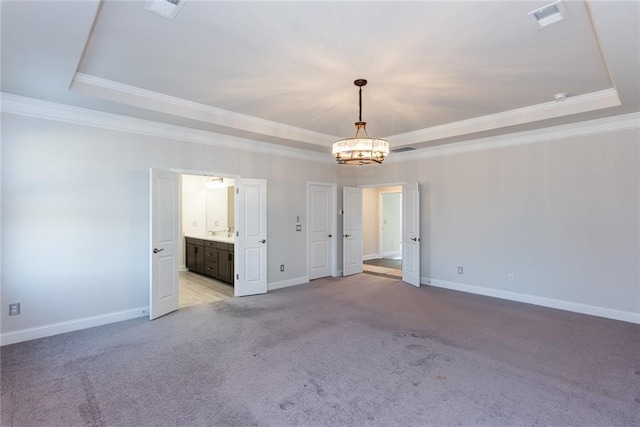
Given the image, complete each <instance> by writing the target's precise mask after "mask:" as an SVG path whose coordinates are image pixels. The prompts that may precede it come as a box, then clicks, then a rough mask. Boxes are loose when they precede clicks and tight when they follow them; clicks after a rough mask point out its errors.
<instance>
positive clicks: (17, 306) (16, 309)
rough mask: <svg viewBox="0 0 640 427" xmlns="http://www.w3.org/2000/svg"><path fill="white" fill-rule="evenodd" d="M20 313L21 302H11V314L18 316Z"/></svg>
mask: <svg viewBox="0 0 640 427" xmlns="http://www.w3.org/2000/svg"><path fill="white" fill-rule="evenodd" d="M18 314H20V303H19V302H16V303H14V304H9V316H17V315H18Z"/></svg>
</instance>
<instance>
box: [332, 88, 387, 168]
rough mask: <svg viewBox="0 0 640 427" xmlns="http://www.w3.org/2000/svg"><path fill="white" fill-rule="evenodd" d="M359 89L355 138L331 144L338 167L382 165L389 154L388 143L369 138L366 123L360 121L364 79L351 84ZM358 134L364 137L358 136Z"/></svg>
mask: <svg viewBox="0 0 640 427" xmlns="http://www.w3.org/2000/svg"><path fill="white" fill-rule="evenodd" d="M353 84H354V85H356V86H358V87H359V88H360V89H359V105H360V115H359V116H358V121H357V122H356V123H355V125H356V136H355V137H353V138H347V139H341V140H339V141H336V142H334V143H333V147H332V149H331V153H332V154H333V157H335V159H336V160H337V161H338V164H340V165H367V164H370V163H382V161H383V160H384V158H385V157H386V156H387V155H388V154H389V143H388V142H387V141H385V140H384V139H376V138H369V134H367V122H363V121H362V86H364V85H366V84H367V81H366V80H365V79H358V80H356V81H354V82H353ZM360 132H362V133H363V134H364V137H362V136H360Z"/></svg>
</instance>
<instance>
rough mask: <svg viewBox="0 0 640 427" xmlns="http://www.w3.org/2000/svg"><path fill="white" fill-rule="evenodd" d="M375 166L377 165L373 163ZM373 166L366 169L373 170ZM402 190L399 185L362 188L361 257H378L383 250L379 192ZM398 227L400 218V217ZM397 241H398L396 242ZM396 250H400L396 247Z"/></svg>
mask: <svg viewBox="0 0 640 427" xmlns="http://www.w3.org/2000/svg"><path fill="white" fill-rule="evenodd" d="M375 166H377V165H375ZM375 166H369V167H368V168H369V169H368V170H370V171H372V172H375ZM392 192H402V187H401V186H397V185H394V186H382V187H366V188H363V189H362V257H363V259H373V258H380V257H382V256H383V250H382V248H380V247H379V246H380V233H381V232H382V230H381V229H380V194H382V193H392ZM398 221H399V224H397V226H398V227H400V229H401V228H402V224H401V223H402V219H401V218H400V219H399V220H398ZM396 243H398V242H396ZM398 250H401V249H399V248H398Z"/></svg>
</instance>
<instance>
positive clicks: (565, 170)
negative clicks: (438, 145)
mask: <svg viewBox="0 0 640 427" xmlns="http://www.w3.org/2000/svg"><path fill="white" fill-rule="evenodd" d="M639 141H640V132H638V131H637V130H634V131H621V132H614V133H608V134H600V135H591V136H586V137H580V138H570V139H565V140H556V141H548V142H541V143H535V144H530V145H523V146H513V147H505V148H497V149H491V150H485V151H476V152H470V153H463V154H452V155H447V156H441V157H431V158H424V159H421V160H410V161H405V162H401V163H400V162H397V163H393V162H389V163H385V164H384V165H383V166H382V167H380V168H377V169H375V170H374V169H367V168H362V169H360V170H359V173H358V184H359V185H371V184H376V183H385V182H416V181H417V182H419V183H420V189H421V211H422V214H421V229H422V246H421V249H422V252H421V259H422V262H421V267H422V274H421V276H422V278H423V282H424V283H427V282H428V281H429V280H432V282H433V283H434V284H436V285H441V286H447V287H452V288H459V289H467V290H470V291H478V290H480V292H479V293H486V294H492V295H498V296H499V295H513V294H511V293H514V294H520V295H528V296H533V297H535V298H538V299H539V300H536V299H535V298H534V299H529V300H533V301H542V302H544V301H543V300H545V299H549V300H555V301H564V302H569V303H571V304H574V305H575V304H578V305H580V304H583V305H587V306H592V307H600V308H604V309H607V310H613V311H621V312H624V313H623V314H625V313H626V314H627V315H628V314H631V316H626V317H631V318H634V319H636V320H635V321H640V270H639V261H640V249H639V241H640V227H639V222H640V210H639V209H640V208H639V207H640V178H639V165H640V150H639V145H640V142H639ZM458 266H463V267H464V274H463V275H459V274H457V267H458ZM510 273H511V274H513V275H514V280H508V274H510ZM458 285H460V286H458ZM464 285H469V286H466V287H465V286H464ZM478 288H483V289H482V290H481V289H478ZM487 290H489V292H486V291H487ZM525 300H526V298H525ZM623 317H624V316H623Z"/></svg>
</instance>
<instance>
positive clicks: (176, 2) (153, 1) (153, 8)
mask: <svg viewBox="0 0 640 427" xmlns="http://www.w3.org/2000/svg"><path fill="white" fill-rule="evenodd" d="M186 1H187V0H147V4H146V5H145V6H144V8H145V9H147V10H148V11H149V12H153V13H157V14H158V15H160V16H162V17H164V18H167V19H173V18H175V17H176V15H177V14H178V12H180V9H182V6H183V5H184V3H185V2H186Z"/></svg>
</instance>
